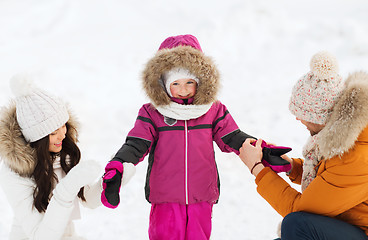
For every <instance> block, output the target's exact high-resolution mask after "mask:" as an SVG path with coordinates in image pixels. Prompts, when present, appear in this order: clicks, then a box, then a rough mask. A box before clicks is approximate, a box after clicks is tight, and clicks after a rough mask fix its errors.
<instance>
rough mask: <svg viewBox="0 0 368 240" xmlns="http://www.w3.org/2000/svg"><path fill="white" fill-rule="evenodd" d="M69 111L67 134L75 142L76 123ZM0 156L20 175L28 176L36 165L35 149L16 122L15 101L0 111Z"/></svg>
mask: <svg viewBox="0 0 368 240" xmlns="http://www.w3.org/2000/svg"><path fill="white" fill-rule="evenodd" d="M68 112H69V120H68V124H69V125H70V127H69V128H68V131H67V134H68V135H70V136H71V138H72V139H73V140H75V141H76V142H77V140H78V133H77V127H78V123H77V121H76V120H75V118H74V117H73V116H72V114H71V113H70V111H68ZM0 157H1V159H2V160H3V161H4V163H5V164H6V165H7V166H8V167H9V168H10V169H12V170H13V171H14V172H16V173H18V174H19V175H20V176H23V177H29V176H31V175H32V173H33V171H34V168H35V166H36V155H35V150H34V149H33V148H32V147H31V146H30V143H29V142H27V141H26V140H25V138H24V136H23V134H22V132H21V129H20V127H19V124H18V122H17V115H16V107H15V103H14V102H11V103H10V105H9V107H4V108H2V109H1V112H0Z"/></svg>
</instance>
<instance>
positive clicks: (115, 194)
mask: <svg viewBox="0 0 368 240" xmlns="http://www.w3.org/2000/svg"><path fill="white" fill-rule="evenodd" d="M123 169H124V167H123V163H121V162H119V161H110V162H109V163H108V164H107V165H106V167H105V174H104V176H103V178H102V179H103V183H102V187H103V191H102V193H101V202H102V204H103V205H105V206H106V207H108V208H116V207H117V206H118V205H119V203H120V196H119V193H120V186H121V178H122V176H123Z"/></svg>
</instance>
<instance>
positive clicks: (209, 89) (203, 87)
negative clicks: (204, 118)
mask: <svg viewBox="0 0 368 240" xmlns="http://www.w3.org/2000/svg"><path fill="white" fill-rule="evenodd" d="M177 67H182V68H186V69H188V70H189V71H190V72H191V73H193V74H194V75H196V76H197V77H198V79H199V85H198V88H197V93H196V95H195V96H194V101H193V104H196V105H203V104H209V103H212V102H215V101H216V95H217V92H218V90H219V78H220V77H219V72H218V70H217V68H216V66H215V64H214V63H213V62H212V60H211V59H210V58H209V57H207V56H205V55H204V54H203V53H202V52H200V51H198V50H196V49H194V48H192V47H189V46H179V47H175V48H172V49H162V50H160V51H158V52H157V53H156V55H155V56H154V57H153V58H152V59H151V60H149V61H148V63H147V65H146V67H145V69H144V71H143V88H144V90H145V92H146V94H147V96H148V97H149V98H150V100H151V101H152V103H153V104H154V105H155V106H160V105H168V104H170V102H171V100H170V98H169V96H168V95H167V93H166V91H165V89H164V87H163V85H162V82H161V81H162V80H161V77H162V74H163V73H165V72H166V71H169V70H171V69H173V68H177Z"/></svg>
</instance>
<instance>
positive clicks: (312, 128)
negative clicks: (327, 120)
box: [296, 118, 325, 136]
mask: <svg viewBox="0 0 368 240" xmlns="http://www.w3.org/2000/svg"><path fill="white" fill-rule="evenodd" d="M296 120H298V121H300V122H301V123H302V124H303V125H304V126H306V127H307V129H308V131H309V132H310V134H311V136H313V135H316V134H317V133H319V132H320V131H321V130H322V129H323V127H324V126H325V125H320V124H316V123H311V122H307V121H304V120H301V119H299V118H296Z"/></svg>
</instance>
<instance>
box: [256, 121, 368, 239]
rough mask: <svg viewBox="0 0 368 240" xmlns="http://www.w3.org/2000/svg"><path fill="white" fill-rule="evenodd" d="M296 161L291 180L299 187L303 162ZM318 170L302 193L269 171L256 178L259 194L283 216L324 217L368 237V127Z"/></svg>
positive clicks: (266, 170) (322, 162) (319, 166)
mask: <svg viewBox="0 0 368 240" xmlns="http://www.w3.org/2000/svg"><path fill="white" fill-rule="evenodd" d="M293 160H294V164H293V170H292V172H291V173H290V176H289V178H290V180H291V181H293V182H295V183H299V184H300V180H301V175H302V165H303V161H302V160H301V159H293ZM317 167H318V171H317V176H316V178H315V179H314V180H313V181H312V182H311V183H310V185H309V186H308V187H307V188H306V189H305V191H304V192H303V193H300V192H298V191H297V190H295V189H294V188H292V187H291V186H290V185H289V184H288V183H287V182H286V181H285V180H284V179H283V178H281V177H280V176H278V175H277V174H276V173H275V172H273V171H272V170H271V169H270V168H265V169H263V170H262V171H261V172H260V173H259V174H258V175H257V177H256V180H255V181H256V184H257V191H258V193H259V194H260V195H262V197H263V198H264V199H266V200H267V202H268V203H269V204H270V205H271V206H272V207H273V208H274V209H275V210H276V211H277V212H278V213H279V214H281V215H282V216H283V217H285V216H286V215H287V214H289V213H291V212H297V211H304V212H310V213H315V214H320V215H325V216H329V217H334V218H337V219H340V220H343V221H346V222H348V223H350V224H353V225H356V226H358V227H360V228H361V229H363V230H364V231H365V233H366V234H367V235H368V127H366V128H365V129H364V130H363V131H362V132H361V133H360V135H359V137H358V139H357V141H356V142H355V144H354V146H353V147H352V148H351V149H349V150H348V151H346V152H345V153H343V154H342V155H341V156H335V157H332V158H330V159H327V160H322V161H320V163H319V165H318V166H317Z"/></svg>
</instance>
